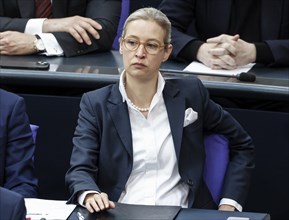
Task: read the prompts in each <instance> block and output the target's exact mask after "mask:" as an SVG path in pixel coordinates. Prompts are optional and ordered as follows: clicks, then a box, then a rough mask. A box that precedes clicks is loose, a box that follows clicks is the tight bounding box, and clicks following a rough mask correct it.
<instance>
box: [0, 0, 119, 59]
mask: <svg viewBox="0 0 289 220" xmlns="http://www.w3.org/2000/svg"><path fill="white" fill-rule="evenodd" d="M46 1H48V3H47V4H48V6H47V7H48V8H46V9H42V10H41V9H40V12H38V11H39V10H38V9H37V8H38V4H39V2H40V5H41V4H42V5H43V4H45V2H46ZM51 2H52V6H51ZM49 4H50V6H49ZM0 6H1V7H0V20H1V22H0V54H3V55H26V54H36V53H37V54H38V53H40V54H46V55H47V56H53V55H57V56H61V55H64V56H66V57H71V56H76V55H82V54H86V53H90V52H101V51H108V50H110V49H111V47H112V44H113V41H114V38H115V36H116V32H117V27H118V22H119V19H120V13H121V0H87V1H79V0H27V1H16V0H11V1H5V0H0ZM41 12H43V13H41Z"/></svg>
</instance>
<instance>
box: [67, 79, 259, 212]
mask: <svg viewBox="0 0 289 220" xmlns="http://www.w3.org/2000/svg"><path fill="white" fill-rule="evenodd" d="M163 97H164V101H165V105H166V108H167V112H168V118H169V123H170V128H171V132H172V137H173V142H174V147H175V152H176V157H177V160H178V165H179V173H180V176H181V179H182V181H183V182H184V183H186V184H188V186H189V187H190V194H189V207H192V206H193V207H204V206H203V205H202V204H204V203H206V202H208V201H202V200H203V195H204V193H207V189H206V187H205V186H204V183H203V166H204V159H205V151H204V144H203V138H204V136H203V133H204V132H205V131H212V132H216V133H222V134H224V135H225V136H227V137H228V139H229V141H230V148H231V149H230V150H231V152H230V155H231V161H230V163H229V166H228V169H227V175H226V179H225V181H224V187H223V192H222V197H225V198H231V199H234V200H235V201H237V202H239V203H240V204H241V205H243V204H244V201H245V198H246V195H247V192H248V189H249V183H250V179H251V172H252V169H253V167H254V161H253V160H254V156H253V155H254V153H253V152H254V147H253V144H252V140H251V138H250V137H249V136H248V134H247V133H246V132H245V131H244V130H243V129H242V127H241V126H240V124H239V123H238V122H237V121H236V120H234V118H233V117H232V116H231V115H230V114H229V113H228V112H226V111H224V110H223V109H222V108H221V107H220V106H219V105H217V104H215V103H213V102H212V101H211V100H210V99H209V95H208V92H207V90H206V88H205V87H204V86H203V84H202V83H201V81H200V80H199V79H197V78H195V77H192V79H189V78H186V79H185V80H183V79H175V80H166V84H165V88H164V91H163ZM80 107H81V111H80V113H79V118H78V125H77V127H76V130H75V136H74V138H73V144H74V148H73V152H72V156H71V168H70V169H69V170H68V172H67V174H66V183H67V186H68V189H69V192H70V194H71V198H70V200H69V202H76V197H77V194H78V193H79V192H81V191H83V190H97V191H102V192H105V193H107V194H108V196H109V198H110V199H111V200H112V201H118V199H119V197H120V195H121V193H122V191H123V190H124V188H125V184H126V182H127V180H128V178H129V176H130V173H131V170H132V165H133V158H132V157H133V153H132V152H133V151H132V148H133V146H132V134H131V127H130V119H129V114H128V108H127V104H126V102H123V101H122V96H121V94H120V92H119V87H118V84H116V85H110V86H107V87H104V88H102V89H99V90H95V91H92V92H88V93H86V94H84V95H83V97H82V100H81V103H80ZM190 107H191V108H192V109H193V110H194V111H196V112H198V119H197V120H196V121H195V122H194V123H192V124H190V125H188V126H186V127H183V126H184V114H185V110H186V109H187V108H190ZM203 189H205V190H203ZM196 204H198V205H196Z"/></svg>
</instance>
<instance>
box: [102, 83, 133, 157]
mask: <svg viewBox="0 0 289 220" xmlns="http://www.w3.org/2000/svg"><path fill="white" fill-rule="evenodd" d="M107 108H108V111H109V112H110V115H111V118H112V120H113V122H114V125H115V127H116V130H117V132H118V134H119V137H120V139H121V141H122V142H123V145H124V147H125V149H126V151H127V152H128V154H129V155H130V156H131V157H132V134H131V126H130V119H129V114H128V109H127V105H126V103H125V102H123V101H122V96H121V94H120V92H119V89H118V83H117V84H116V85H114V86H113V88H112V90H111V95H110V97H109V98H108V104H107Z"/></svg>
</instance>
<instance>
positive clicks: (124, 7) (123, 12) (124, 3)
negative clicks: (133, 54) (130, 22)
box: [112, 0, 130, 50]
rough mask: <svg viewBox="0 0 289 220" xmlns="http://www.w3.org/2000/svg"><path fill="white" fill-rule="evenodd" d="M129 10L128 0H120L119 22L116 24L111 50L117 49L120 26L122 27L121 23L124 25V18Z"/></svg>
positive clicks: (120, 31)
mask: <svg viewBox="0 0 289 220" xmlns="http://www.w3.org/2000/svg"><path fill="white" fill-rule="evenodd" d="M129 11H130V0H122V4H121V16H120V20H119V24H118V28H117V35H116V37H115V39H114V42H113V45H112V49H113V50H118V49H119V38H120V37H121V33H122V28H123V25H124V22H125V20H126V18H127V17H128V15H129Z"/></svg>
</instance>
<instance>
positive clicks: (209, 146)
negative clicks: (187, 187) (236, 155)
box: [203, 134, 229, 205]
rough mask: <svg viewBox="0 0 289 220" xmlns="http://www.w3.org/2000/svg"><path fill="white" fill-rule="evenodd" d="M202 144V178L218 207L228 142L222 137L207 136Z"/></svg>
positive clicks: (225, 166) (227, 156)
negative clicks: (203, 152) (203, 156)
mask: <svg viewBox="0 0 289 220" xmlns="http://www.w3.org/2000/svg"><path fill="white" fill-rule="evenodd" d="M204 144H205V151H206V161H205V167H204V173H203V176H204V180H205V183H206V184H207V186H208V188H209V190H210V192H211V194H212V197H213V199H214V201H215V203H216V204H217V205H218V204H219V202H220V195H221V191H222V186H223V179H224V177H225V174H226V169H227V165H228V161H229V142H228V140H227V139H226V138H225V137H224V136H223V135H219V134H207V135H206V136H205V140H204Z"/></svg>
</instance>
